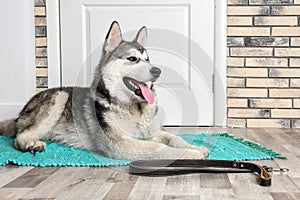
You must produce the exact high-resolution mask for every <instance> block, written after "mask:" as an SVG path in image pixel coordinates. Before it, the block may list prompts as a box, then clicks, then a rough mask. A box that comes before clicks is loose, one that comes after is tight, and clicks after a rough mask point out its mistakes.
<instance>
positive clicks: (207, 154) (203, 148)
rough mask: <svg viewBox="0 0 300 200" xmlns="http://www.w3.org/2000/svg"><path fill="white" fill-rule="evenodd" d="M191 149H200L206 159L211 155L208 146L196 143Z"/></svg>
mask: <svg viewBox="0 0 300 200" xmlns="http://www.w3.org/2000/svg"><path fill="white" fill-rule="evenodd" d="M190 149H193V150H197V151H199V152H200V153H201V154H202V155H203V156H202V157H203V159H206V158H207V157H208V156H209V150H208V149H207V148H206V147H197V146H194V145H191V146H190Z"/></svg>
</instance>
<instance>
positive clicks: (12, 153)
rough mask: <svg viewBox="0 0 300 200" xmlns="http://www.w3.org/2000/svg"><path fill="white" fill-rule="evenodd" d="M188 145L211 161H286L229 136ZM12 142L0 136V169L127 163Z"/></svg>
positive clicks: (193, 137) (196, 138) (202, 137)
mask: <svg viewBox="0 0 300 200" xmlns="http://www.w3.org/2000/svg"><path fill="white" fill-rule="evenodd" d="M179 136H181V137H182V138H183V139H184V140H186V141H187V142H189V143H191V144H193V145H196V146H206V147H207V148H208V149H209V150H210V156H209V157H208V159H210V160H239V161H241V160H266V159H275V158H280V159H286V157H283V156H281V155H280V153H277V152H274V151H272V150H271V149H268V148H266V147H262V146H261V145H259V144H256V143H253V142H249V141H244V140H243V139H242V138H234V137H233V136H230V135H228V134H182V135H179ZM13 140H14V139H13V138H9V137H4V136H0V166H4V165H7V164H16V165H20V166H40V167H49V166H65V167H70V166H85V167H104V166H123V165H127V164H129V162H130V161H129V160H117V159H111V158H106V157H103V156H100V155H97V154H94V153H91V152H89V151H86V150H79V149H75V148H68V147H65V146H62V145H58V144H56V143H54V142H53V143H48V144H47V149H46V151H45V152H38V153H36V154H35V155H33V154H31V153H29V152H25V153H24V152H21V151H18V150H16V149H15V148H14V147H13Z"/></svg>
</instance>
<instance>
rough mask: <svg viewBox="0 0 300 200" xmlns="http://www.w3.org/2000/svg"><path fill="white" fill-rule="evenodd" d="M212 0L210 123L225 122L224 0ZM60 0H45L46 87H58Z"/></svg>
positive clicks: (225, 11)
mask: <svg viewBox="0 0 300 200" xmlns="http://www.w3.org/2000/svg"><path fill="white" fill-rule="evenodd" d="M214 1H215V24H214V29H215V34H214V38H215V39H214V63H215V64H214V79H213V90H214V91H213V93H214V98H213V99H214V103H213V110H214V126H222V127H223V126H226V125H227V123H226V119H227V106H226V97H227V96H226V89H227V79H226V68H227V63H226V56H227V53H226V52H227V42H226V41H227V31H226V29H227V1H220V0H214ZM59 2H60V0H51V1H50V0H48V1H46V9H47V50H48V87H49V88H51V87H61V86H62V85H61V84H62V73H61V56H60V55H61V48H60V47H61V45H60V12H59V11H60V6H59Z"/></svg>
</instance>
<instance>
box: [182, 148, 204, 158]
mask: <svg viewBox="0 0 300 200" xmlns="http://www.w3.org/2000/svg"><path fill="white" fill-rule="evenodd" d="M180 158H181V159H205V157H204V155H203V153H201V152H200V151H198V150H193V149H186V150H185V152H184V154H183V155H182V156H181V157H180Z"/></svg>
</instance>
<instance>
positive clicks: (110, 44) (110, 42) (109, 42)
mask: <svg viewBox="0 0 300 200" xmlns="http://www.w3.org/2000/svg"><path fill="white" fill-rule="evenodd" d="M121 42H122V35H121V29H120V25H119V23H118V22H117V21H113V22H112V24H111V26H110V28H109V31H108V33H107V35H106V38H105V42H104V47H103V50H104V52H105V54H107V53H110V52H112V51H113V50H115V49H116V48H117V47H118V46H119V44H120V43H121Z"/></svg>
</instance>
